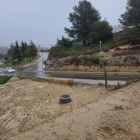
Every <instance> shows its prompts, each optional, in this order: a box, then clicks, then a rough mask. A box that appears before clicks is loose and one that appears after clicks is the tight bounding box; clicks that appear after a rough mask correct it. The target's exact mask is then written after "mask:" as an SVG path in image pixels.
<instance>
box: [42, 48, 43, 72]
mask: <svg viewBox="0 0 140 140" xmlns="http://www.w3.org/2000/svg"><path fill="white" fill-rule="evenodd" d="M42 71H43V50H42Z"/></svg>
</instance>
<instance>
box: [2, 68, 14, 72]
mask: <svg viewBox="0 0 140 140" xmlns="http://www.w3.org/2000/svg"><path fill="white" fill-rule="evenodd" d="M15 71H16V70H14V69H12V68H11V67H6V68H4V69H3V72H7V73H13V72H15Z"/></svg>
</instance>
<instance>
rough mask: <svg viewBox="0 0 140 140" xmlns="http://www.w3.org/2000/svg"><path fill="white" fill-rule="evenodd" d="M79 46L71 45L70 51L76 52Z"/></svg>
mask: <svg viewBox="0 0 140 140" xmlns="http://www.w3.org/2000/svg"><path fill="white" fill-rule="evenodd" d="M80 48H81V47H80V46H73V47H71V51H74V52H77V51H79V50H80Z"/></svg>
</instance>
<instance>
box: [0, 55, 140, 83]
mask: <svg viewBox="0 0 140 140" xmlns="http://www.w3.org/2000/svg"><path fill="white" fill-rule="evenodd" d="M40 55H41V58H40V59H39V60H38V61H37V62H35V63H33V64H31V65H30V66H26V67H24V68H20V69H18V70H17V71H18V73H19V74H20V75H26V76H34V77H56V78H70V79H90V80H91V79H93V80H104V73H93V72H45V71H43V70H42V67H43V68H44V67H45V65H42V56H43V60H46V59H47V58H48V53H46V52H43V53H40ZM0 74H3V72H2V70H0ZM107 76H108V80H111V81H127V80H131V79H140V74H139V73H135V74H134V73H107Z"/></svg>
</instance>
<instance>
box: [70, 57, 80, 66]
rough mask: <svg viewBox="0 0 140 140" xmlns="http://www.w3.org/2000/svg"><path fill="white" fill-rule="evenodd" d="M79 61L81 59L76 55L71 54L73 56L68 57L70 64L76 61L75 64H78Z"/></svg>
mask: <svg viewBox="0 0 140 140" xmlns="http://www.w3.org/2000/svg"><path fill="white" fill-rule="evenodd" d="M80 62H81V59H80V58H78V56H73V57H72V58H71V59H70V63H71V64H73V63H76V65H78V64H79V63H80Z"/></svg>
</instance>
